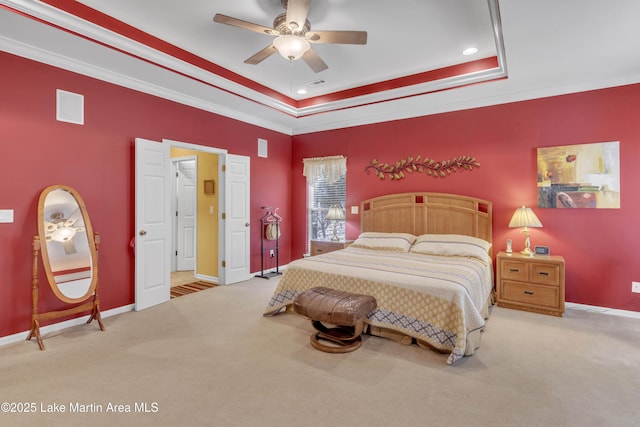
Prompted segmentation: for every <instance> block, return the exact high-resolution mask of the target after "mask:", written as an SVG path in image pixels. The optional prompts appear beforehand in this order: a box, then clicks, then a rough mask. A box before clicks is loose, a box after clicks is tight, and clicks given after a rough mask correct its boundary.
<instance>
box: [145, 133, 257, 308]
mask: <svg viewBox="0 0 640 427" xmlns="http://www.w3.org/2000/svg"><path fill="white" fill-rule="evenodd" d="M174 150H183V152H182V153H179V154H178V153H175V154H174V156H175V157H181V156H182V157H183V156H194V155H195V156H197V159H198V160H197V176H198V178H197V184H196V190H195V191H196V194H197V198H198V202H197V213H196V223H197V225H196V228H197V234H196V238H195V240H196V249H195V259H196V260H195V276H196V278H197V279H199V280H203V281H210V282H213V283H218V284H220V285H230V284H233V283H237V282H241V281H245V280H248V279H249V278H250V270H249V269H250V211H249V209H250V206H251V205H250V194H251V193H250V171H251V168H250V163H251V162H250V158H249V157H247V156H241V155H235V154H229V153H227V151H226V150H221V149H216V148H211V147H205V146H199V145H194V144H188V143H183V142H176V141H169V140H163V141H162V142H160V143H159V142H158V141H151V140H146V139H142V138H136V139H135V233H136V240H135V246H134V247H135V307H134V309H135V310H136V311H140V310H143V309H146V308H149V307H152V306H154V305H157V304H161V303H163V302H166V301H169V299H170V289H171V266H172V261H171V260H172V251H174V249H173V248H174V245H173V238H172V222H173V217H174V216H175V212H173V213H172V212H171V203H170V200H171V199H172V198H173V194H174V193H173V192H172V191H171V190H172V189H171V186H172V184H171V182H173V180H174V179H175V176H174V177H173V179H171V178H172V177H170V174H171V164H172V162H171V160H170V159H171V155H170V152H171V151H174ZM184 150H186V151H188V152H187V153H185V152H184ZM214 159H215V163H212V164H208V165H207V162H208V161H211V162H214ZM205 172H206V174H209V175H208V176H207V175H206V174H205ZM205 181H211V183H205ZM209 189H211V191H210V190H209ZM205 196H206V197H208V198H204V199H202V200H201V197H205ZM203 245H206V246H205V247H203Z"/></svg>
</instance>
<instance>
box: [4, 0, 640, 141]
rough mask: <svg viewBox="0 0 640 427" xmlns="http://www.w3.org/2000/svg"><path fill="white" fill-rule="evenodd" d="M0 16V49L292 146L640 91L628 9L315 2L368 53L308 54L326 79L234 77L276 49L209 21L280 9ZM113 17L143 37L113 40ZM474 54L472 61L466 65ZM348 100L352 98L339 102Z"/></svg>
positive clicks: (47, 6)
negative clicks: (386, 126) (484, 62)
mask: <svg viewBox="0 0 640 427" xmlns="http://www.w3.org/2000/svg"><path fill="white" fill-rule="evenodd" d="M74 3H78V4H75V5H74ZM498 3H499V4H498ZM69 4H72V6H71V7H72V9H69V10H68V11H66V12H65V11H64V10H61V9H64V7H69V6H68V5H69ZM0 5H5V6H7V7H8V8H10V9H7V8H1V7H0V50H5V51H8V52H11V53H15V54H18V55H22V56H26V57H30V58H33V59H36V60H39V61H42V62H47V63H51V64H52V65H56V66H60V67H62V68H66V69H70V70H72V71H76V72H81V73H83V74H87V75H92V76H94V77H97V78H100V79H103V80H106V81H111V82H114V83H117V84H122V85H125V86H129V87H133V88H134V89H137V90H142V91H145V92H147V93H153V94H155V95H159V96H163V97H166V98H169V99H173V100H175V101H177V102H182V103H185V104H189V105H193V106H196V107H198V108H202V109H205V110H208V111H213V112H216V113H219V114H223V115H226V116H229V117H234V118H237V119H239V120H243V121H248V122H251V123H255V124H258V125H260V126H264V127H267V128H270V129H274V130H277V131H280V132H284V133H288V134H300V133H306V132H313V131H319V130H326V129H332V128H339V127H345V126H354V125H359V124H366V123H371V122H378V121H386V120H394V119H400V118H405V117H413V116H419V115H425V114H433V113H439V112H443V111H450V110H456V109H464V108H474V107H478V106H483V105H491V104H496V103H503V102H511V101H517V100H522V99H529V98H536V97H543V96H550V95H556V94H562V93H570V92H575V91H582V90H589V89H595V88H601V87H608V86H616V85H622V84H628V83H637V82H640V54H639V52H640V26H639V25H637V23H636V22H635V21H636V20H637V17H638V16H640V1H637V0H609V1H607V2H606V3H605V2H602V1H601V0H537V1H527V0H455V1H452V0H402V1H400V0H398V1H389V0H384V1H383V0H311V7H310V10H309V15H308V19H309V21H310V22H311V29H312V30H362V31H367V33H368V41H367V44H366V45H336V44H333V45H329V44H313V45H312V46H313V49H314V50H315V51H316V53H317V54H318V55H319V56H320V57H321V58H322V59H323V60H324V61H325V62H326V63H327V65H328V66H329V69H328V70H325V71H322V72H320V73H313V72H312V71H311V70H310V69H309V67H307V65H306V64H305V63H304V62H302V61H300V60H299V61H294V62H293V63H289V61H287V60H285V59H283V58H282V57H280V56H279V55H277V54H275V55H272V56H271V57H269V58H267V59H266V60H265V61H263V62H262V63H260V64H258V65H247V64H244V63H243V61H244V60H245V59H246V58H248V57H250V56H251V55H253V54H254V53H256V52H257V51H259V50H261V49H262V48H264V47H266V46H268V45H269V44H270V43H271V41H272V39H273V37H272V36H268V35H263V34H259V33H255V32H251V31H247V30H243V29H239V28H235V27H231V26H227V25H222V24H218V23H214V22H213V21H212V18H213V16H214V15H215V14H216V13H221V14H224V15H229V16H232V17H235V18H239V19H242V20H245V21H250V22H253V23H256V24H259V25H263V26H266V27H271V26H272V22H273V19H274V18H275V17H276V16H277V15H278V14H280V13H283V12H284V11H285V9H284V8H283V7H282V5H281V4H280V0H217V1H212V0H208V1H206V0H183V1H180V2H177V1H174V0H82V1H78V2H68V1H58V0H46V1H43V2H40V1H34V0H11V1H10V0H0ZM51 5H54V6H55V5H62V6H59V7H60V9H58V8H57V7H53V6H51ZM65 5H67V6H65ZM496 5H497V6H498V7H496ZM77 6H88V7H90V8H92V9H95V10H97V11H99V12H101V13H102V14H104V15H100V14H98V15H96V14H93V15H86V14H85V12H86V10H83V9H82V8H80V9H78V8H77ZM15 12H21V13H15ZM24 15H27V17H25V16H24ZM109 16H110V17H113V18H115V19H117V20H118V21H121V22H124V23H125V24H128V25H129V26H131V27H133V28H135V29H138V30H141V31H142V32H143V33H136V32H134V31H133V30H132V29H131V28H128V27H123V26H119V27H117V29H116V31H112V30H110V29H109V24H110V23H109V20H108V17H109ZM83 17H84V19H83ZM31 18H35V19H31ZM86 19H89V20H92V21H93V24H91V23H88V22H87V20H86ZM52 24H53V25H52ZM96 24H97V25H96ZM56 26H57V27H60V28H63V29H65V30H66V31H61V30H60V29H58V28H56ZM113 28H115V27H113ZM78 35H81V36H82V37H78ZM136 39H137V40H136ZM159 41H164V42H167V43H168V44H169V45H161V44H159V43H160V42H159ZM471 46H473V47H477V48H478V49H479V51H478V53H476V54H475V55H473V56H470V57H466V56H463V55H462V54H461V52H462V50H463V49H465V48H467V47H471ZM172 47H174V48H173V50H172V51H169V50H167V48H172ZM175 48H179V49H175ZM163 50H164V51H163ZM123 52H127V53H123ZM167 52H169V53H167ZM492 57H497V58H498V62H499V66H497V67H494V68H493V69H492V70H489V71H484V72H480V73H475V74H471V75H464V76H458V77H454V78H449V79H445V80H431V81H423V82H420V81H418V82H415V81H414V82H413V83H414V84H411V85H403V84H400V85H399V87H397V88H394V89H391V90H389V89H386V88H385V87H383V86H382V83H384V82H388V83H402V80H401V79H402V77H405V76H409V75H415V74H419V73H424V72H427V71H430V70H436V69H440V68H443V67H450V66H455V65H457V64H460V63H462V62H469V61H476V60H481V59H483V58H492ZM140 58H142V59H143V60H141V59H140ZM504 77H506V78H504ZM318 80H322V81H324V83H322V84H317V85H308V84H307V83H309V82H316V81H318ZM478 81H485V82H484V83H481V84H474V85H465V86H462V87H456V86H460V85H461V84H462V85H464V84H468V83H474V82H478ZM367 85H368V86H367ZM300 86H307V87H308V94H307V95H304V96H303V95H298V94H297V93H296V90H297V89H298V88H299V87H300ZM364 88H371V90H370V91H369V92H367V93H363V90H364ZM347 89H352V90H355V91H359V92H358V94H359V96H357V97H345V96H342V95H340V91H344V90H347ZM440 89H448V90H440ZM305 102H307V103H305Z"/></svg>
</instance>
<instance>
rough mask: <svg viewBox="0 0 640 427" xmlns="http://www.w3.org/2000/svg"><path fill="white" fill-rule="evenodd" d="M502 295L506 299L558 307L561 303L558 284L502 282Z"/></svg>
mask: <svg viewBox="0 0 640 427" xmlns="http://www.w3.org/2000/svg"><path fill="white" fill-rule="evenodd" d="M500 286H502V289H501V292H500V293H501V297H502V299H503V300H505V301H512V302H518V303H525V304H533V305H538V306H543V307H551V308H557V307H558V306H559V304H560V289H559V288H558V287H557V286H545V285H533V284H530V283H518V282H509V281H507V280H505V281H503V282H502V283H501V285H500Z"/></svg>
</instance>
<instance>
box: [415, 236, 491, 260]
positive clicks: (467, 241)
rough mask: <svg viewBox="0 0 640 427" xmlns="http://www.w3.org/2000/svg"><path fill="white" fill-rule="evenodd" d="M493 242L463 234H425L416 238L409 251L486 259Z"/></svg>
mask: <svg viewBox="0 0 640 427" xmlns="http://www.w3.org/2000/svg"><path fill="white" fill-rule="evenodd" d="M489 249H491V243H489V242H487V241H486V240H482V239H479V238H477V237H472V236H464V235H461V234H423V235H420V236H418V237H417V238H416V241H415V243H414V244H413V245H412V246H411V248H410V249H409V251H410V252H411V253H417V254H428V255H443V256H469V257H474V258H479V259H481V260H483V261H486V260H487V258H488V256H489Z"/></svg>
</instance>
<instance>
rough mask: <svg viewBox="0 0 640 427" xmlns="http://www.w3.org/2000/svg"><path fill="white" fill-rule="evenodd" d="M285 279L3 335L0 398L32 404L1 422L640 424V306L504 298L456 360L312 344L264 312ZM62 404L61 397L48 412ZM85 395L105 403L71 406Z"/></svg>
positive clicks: (418, 352) (295, 322) (289, 319)
mask: <svg viewBox="0 0 640 427" xmlns="http://www.w3.org/2000/svg"><path fill="white" fill-rule="evenodd" d="M277 280H278V278H273V279H270V280H263V279H260V278H254V279H251V280H250V281H248V282H245V283H241V284H236V285H231V286H219V287H217V288H214V289H211V290H209V291H207V292H198V293H195V294H191V295H186V296H184V297H181V298H176V299H173V300H171V301H169V302H167V303H165V304H162V305H160V306H157V307H154V308H150V309H147V310H144V311H141V312H130V313H125V314H121V315H118V316H114V317H110V318H106V319H105V326H106V331H105V332H100V331H99V330H98V328H97V326H96V325H95V324H90V325H81V326H77V327H73V328H71V329H67V330H65V331H61V332H56V333H51V334H47V335H46V336H45V337H44V342H45V345H46V346H47V350H46V351H39V350H38V347H37V344H36V343H35V342H26V341H25V342H19V343H15V344H10V345H7V346H4V347H0V392H1V394H2V399H1V400H2V401H7V402H15V403H19V404H24V403H31V402H33V403H34V404H36V406H37V411H36V413H20V414H16V413H13V414H7V413H0V425H11V426H34V425H51V426H56V425H59V426H85V425H96V426H114V425H127V426H129V425H131V426H133V425H135V426H222V427H226V426H350V427H351V426H367V427H368V426H384V427H389V426H394V427H396V426H496V427H502V426H509V427H514V426H545V427H556V426H576V427H578V426H579V427H590V426H593V427H603V426H607V427H617V426H620V427H623V426H625V427H626V426H629V427H632V426H638V425H640V410H639V409H638V407H639V405H638V393H639V392H640V339H639V337H640V320H637V319H628V318H622V317H615V316H610V315H604V314H599V313H593V312H585V311H578V310H568V311H567V313H566V315H565V317H564V318H554V317H550V316H543V315H537V314H532V313H525V312H521V311H515V310H509V309H503V308H494V309H493V313H492V316H491V318H490V319H489V321H488V325H487V329H486V332H485V333H484V337H483V342H482V346H481V348H480V349H479V350H478V351H477V352H476V354H475V355H474V356H472V357H468V358H465V359H463V360H461V361H460V362H458V363H457V364H456V365H454V366H448V365H446V364H445V360H446V356H445V355H442V354H438V353H435V352H432V351H429V350H424V349H420V348H417V347H415V346H402V345H399V344H396V343H393V342H391V341H389V340H384V339H381V338H376V337H365V340H364V344H363V346H362V348H360V349H359V350H357V351H356V352H354V353H348V354H327V353H322V352H319V351H316V350H314V349H313V348H312V347H311V346H310V345H309V334H310V333H311V332H312V327H311V325H310V324H309V323H308V322H307V321H305V320H304V319H302V318H301V317H299V316H297V315H294V314H281V315H278V316H276V317H274V318H264V317H262V311H263V310H264V308H265V306H266V304H267V301H268V299H269V297H270V295H271V293H272V291H273V289H274V287H275V285H276V283H277ZM55 404H57V405H60V406H58V408H60V407H62V406H63V407H65V409H66V412H65V413H42V412H41V409H47V408H55V406H54V405H55ZM78 404H81V405H85V406H84V408H80V409H85V410H93V411H94V412H92V413H91V412H90V413H71V412H70V410H71V409H78V408H79V407H78ZM110 404H111V405H124V406H122V407H120V408H121V409H123V410H127V409H128V410H131V411H132V412H131V413H113V412H112V413H107V410H109V409H110V407H109V405H110ZM136 404H138V409H141V408H143V404H146V409H147V410H148V411H150V412H147V413H140V412H138V413H135V410H136ZM41 405H43V406H41ZM156 405H157V406H156ZM111 409H114V407H113V406H112V407H111ZM154 411H155V412H154Z"/></svg>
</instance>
